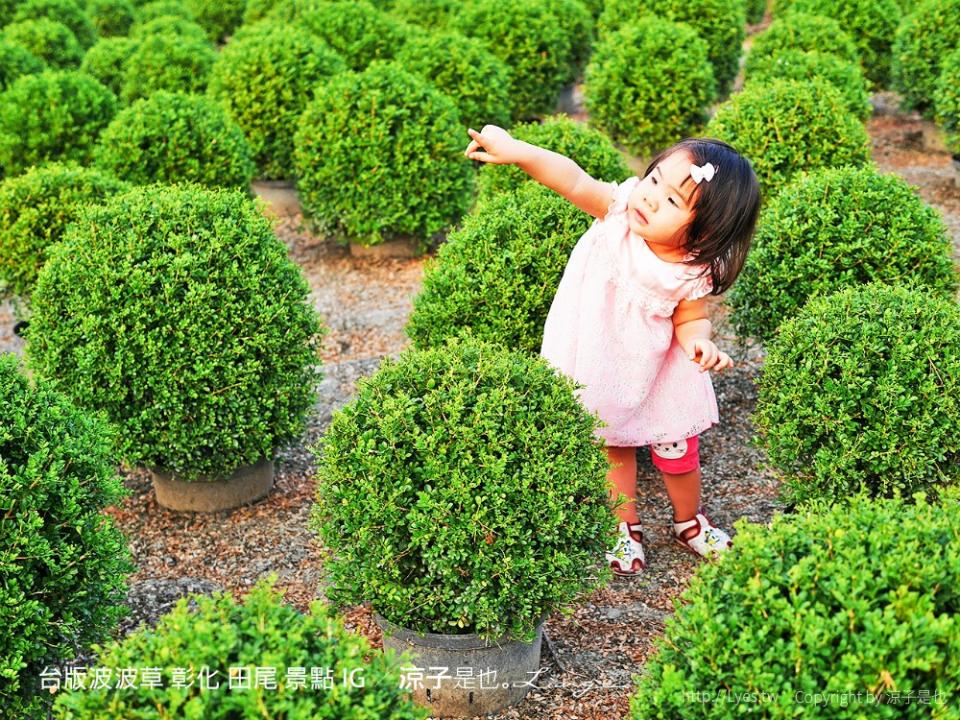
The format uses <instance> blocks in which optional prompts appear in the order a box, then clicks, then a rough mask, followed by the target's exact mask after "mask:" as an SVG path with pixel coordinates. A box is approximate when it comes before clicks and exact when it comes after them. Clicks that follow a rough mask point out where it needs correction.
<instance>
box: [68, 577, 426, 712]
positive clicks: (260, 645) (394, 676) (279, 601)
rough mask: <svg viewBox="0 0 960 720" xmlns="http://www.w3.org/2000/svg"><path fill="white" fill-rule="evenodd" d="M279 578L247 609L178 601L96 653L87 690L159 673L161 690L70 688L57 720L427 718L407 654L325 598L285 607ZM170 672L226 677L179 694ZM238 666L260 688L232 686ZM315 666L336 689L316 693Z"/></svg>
mask: <svg viewBox="0 0 960 720" xmlns="http://www.w3.org/2000/svg"><path fill="white" fill-rule="evenodd" d="M276 581H277V576H276V575H271V576H269V577H267V578H266V579H264V580H261V581H259V582H258V583H257V584H256V585H255V586H254V587H253V589H252V590H251V591H250V592H249V593H248V594H247V596H246V597H245V598H244V600H243V604H238V603H236V602H234V600H233V597H232V596H231V595H230V593H228V592H223V591H221V592H217V593H215V594H214V595H213V596H206V595H194V596H192V597H191V598H181V599H180V600H179V601H178V602H177V605H176V607H175V608H174V609H173V610H171V611H170V612H169V613H167V614H166V615H164V616H163V617H162V618H160V620H159V622H158V623H157V626H156V628H143V629H139V630H137V631H136V632H134V633H132V634H130V635H128V636H127V637H126V638H124V639H123V640H122V641H120V642H113V643H111V644H110V645H107V646H106V647H104V646H98V648H97V649H98V652H99V653H100V657H99V659H98V661H97V665H96V666H95V668H91V669H90V670H89V672H88V676H87V677H85V678H84V682H85V684H86V685H87V686H90V685H91V684H92V683H93V679H94V673H95V672H98V671H99V672H101V673H104V672H106V673H109V675H110V676H117V677H119V675H120V674H121V673H122V672H123V669H124V668H130V667H136V668H138V667H156V668H160V671H161V673H162V679H161V683H160V685H159V687H156V688H151V687H148V686H147V685H146V684H145V683H135V684H134V685H133V686H132V688H123V689H119V690H118V689H116V684H111V686H110V687H108V688H106V689H104V688H102V687H100V688H97V689H84V690H72V691H71V690H67V691H64V692H61V694H60V697H59V698H58V699H57V704H56V705H55V707H54V717H56V718H60V719H61V720H94V719H95V718H106V717H113V718H120V717H124V718H127V717H130V718H132V717H141V718H147V717H150V718H161V717H186V716H187V713H191V714H196V717H203V718H204V719H205V720H232V718H237V717H255V716H256V715H259V716H261V717H265V716H269V717H276V718H281V717H285V718H346V717H355V718H361V717H371V718H372V717H374V715H373V714H371V713H376V715H375V716H376V717H377V718H382V719H383V720H424V719H425V718H426V716H427V711H426V710H425V709H423V708H420V707H418V706H417V705H415V704H414V703H413V702H412V700H411V699H410V697H409V690H406V689H403V687H402V685H401V682H400V680H401V669H402V668H401V666H402V665H404V664H409V663H408V662H407V660H406V659H403V660H402V661H401V658H403V656H401V658H397V657H395V656H392V655H389V656H388V655H384V653H382V652H380V651H377V650H373V649H372V648H371V647H370V644H369V642H368V641H367V640H366V638H364V637H363V636H362V635H360V634H359V633H355V632H350V631H348V630H346V629H345V628H344V626H343V621H342V620H341V619H340V618H339V617H337V616H336V615H334V613H333V612H331V610H330V609H329V607H328V606H327V605H325V604H324V603H322V602H320V601H319V600H315V601H313V602H312V603H311V604H310V613H309V614H307V615H303V614H301V613H299V612H297V610H296V609H295V608H293V607H290V606H289V605H286V604H284V603H283V596H282V595H281V593H280V592H279V591H277V590H275V589H274V586H275V584H276ZM191 606H192V607H191ZM174 667H189V668H196V669H197V673H198V678H199V674H200V673H201V672H202V668H208V669H209V670H212V671H216V672H218V673H220V675H215V674H213V673H211V678H210V685H209V686H207V687H204V686H203V684H202V681H200V680H199V679H198V680H197V682H196V683H193V682H191V684H190V685H189V686H186V687H184V688H183V689H181V688H175V687H174V686H173V684H172V674H171V673H172V672H173V668H174ZM232 668H238V676H237V677H228V673H229V671H230V670H231V669H232ZM239 668H243V671H242V672H243V677H245V678H248V679H250V680H253V679H254V677H255V676H257V677H258V678H259V679H258V680H257V683H253V682H251V683H250V685H249V687H247V688H246V689H240V687H239V686H234V685H233V684H232V683H234V682H236V681H237V679H238V678H239V677H240V676H239V672H241V671H240V670H239ZM259 668H271V671H270V674H271V676H272V681H273V682H274V683H275V686H269V685H268V683H269V682H270V681H269V680H267V681H266V682H264V681H263V680H264V678H263V677H260V675H261V671H260V670H259ZM313 668H324V670H322V671H321V672H329V673H330V676H328V677H329V678H330V679H332V687H328V688H326V689H320V690H318V689H316V688H315V687H314V686H312V684H311V683H312V682H314V678H311V671H312V669H313ZM358 670H359V671H360V673H359V675H355V671H358ZM298 675H299V680H298V679H297V678H298ZM191 677H192V673H191ZM351 680H352V681H353V682H352V683H351ZM227 681H230V683H231V685H230V686H229V687H228V684H227ZM361 682H362V687H361V686H360V683H361ZM373 708H375V710H374V709H373Z"/></svg>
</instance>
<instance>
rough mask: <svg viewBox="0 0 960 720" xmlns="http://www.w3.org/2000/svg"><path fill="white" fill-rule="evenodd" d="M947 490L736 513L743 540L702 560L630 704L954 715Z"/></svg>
mask: <svg viewBox="0 0 960 720" xmlns="http://www.w3.org/2000/svg"><path fill="white" fill-rule="evenodd" d="M949 502H950V506H941V505H936V504H928V503H926V502H924V501H923V499H922V496H920V498H918V499H917V504H916V505H906V506H905V505H904V503H903V502H902V500H887V501H869V500H866V499H858V500H857V501H856V502H851V503H846V502H838V503H836V504H834V505H832V506H827V505H826V504H825V503H824V504H822V505H817V506H816V508H815V509H812V510H811V512H809V513H804V514H801V515H783V514H780V513H777V514H776V515H774V518H773V520H772V521H771V522H770V523H768V524H754V523H748V522H746V521H744V520H738V521H737V523H736V528H737V539H736V546H735V551H734V552H731V553H728V554H727V555H726V556H725V557H724V558H723V559H722V561H721V562H717V563H704V564H702V565H701V566H700V567H699V568H698V570H697V573H696V575H695V576H694V578H693V580H692V581H691V583H690V585H689V586H688V588H687V589H686V590H685V591H684V593H683V595H682V597H681V599H680V602H677V603H676V604H675V608H676V614H675V615H674V616H673V617H672V618H670V619H668V620H667V623H666V630H665V632H664V634H663V636H662V637H661V638H660V639H658V640H657V642H656V652H655V653H654V654H653V655H652V656H651V657H650V659H649V660H647V663H646V665H645V667H644V675H643V677H642V678H641V680H640V683H639V687H638V688H637V693H636V694H635V695H634V697H633V698H631V703H630V708H631V715H630V717H631V718H633V719H634V720H640V719H641V718H654V717H656V718H684V717H692V716H696V715H697V714H702V713H703V708H704V707H708V708H710V711H709V717H710V718H713V719H714V720H733V719H734V718H742V717H744V716H745V715H751V716H755V717H764V718H787V717H791V718H803V719H804V720H814V718H817V719H828V720H845V719H847V718H852V717H858V716H859V717H871V718H883V719H885V720H906V719H909V720H920V718H931V717H942V718H948V717H951V716H952V715H954V714H955V713H954V712H953V711H952V709H951V703H953V702H954V699H955V698H956V696H957V693H958V692H960V683H958V681H957V677H958V672H957V671H958V668H957V651H956V647H957V637H958V636H960V594H958V592H957V590H956V588H957V586H958V582H960V543H958V541H957V538H958V537H960V515H958V514H957V512H956V509H955V508H956V500H955V499H954V500H952V501H949ZM918 691H919V693H921V694H920V696H919V697H920V700H919V701H918V700H916V698H917V696H918ZM908 693H909V694H910V695H911V696H912V697H913V698H914V700H912V701H907V700H905V698H906V697H907V694H908ZM924 694H927V695H928V697H927V698H926V699H924ZM867 707H869V708H870V709H869V710H866V709H865V708H867ZM744 708H750V711H749V712H746V711H745V710H744Z"/></svg>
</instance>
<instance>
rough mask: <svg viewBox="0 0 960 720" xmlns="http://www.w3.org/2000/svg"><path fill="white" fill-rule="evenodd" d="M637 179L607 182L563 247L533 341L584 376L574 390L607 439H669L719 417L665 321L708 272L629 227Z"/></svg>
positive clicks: (705, 380) (701, 286)
mask: <svg viewBox="0 0 960 720" xmlns="http://www.w3.org/2000/svg"><path fill="white" fill-rule="evenodd" d="M638 182H639V178H637V177H632V178H630V179H629V180H626V181H624V182H623V183H622V184H620V185H619V186H618V185H617V183H612V185H613V188H614V193H613V202H611V204H610V208H609V210H608V211H607V214H606V216H605V217H604V219H603V220H596V221H594V223H593V225H592V226H591V227H590V229H589V230H587V232H585V233H584V234H583V236H582V237H581V238H580V240H579V241H578V242H577V245H576V247H574V249H573V252H571V254H570V258H569V260H568V261H567V266H566V268H565V270H564V272H563V278H562V279H561V280H560V286H559V287H558V288H557V294H556V295H555V296H554V298H553V304H552V305H551V306H550V312H549V314H548V315H547V321H546V324H545V325H544V329H543V344H542V346H541V348H540V354H541V355H542V356H543V357H544V358H546V359H547V361H548V362H549V363H550V364H551V365H553V366H554V367H556V368H557V369H558V370H560V371H561V372H563V373H564V374H566V375H568V376H570V377H571V378H573V379H574V380H575V381H576V382H578V383H580V384H582V385H584V387H583V388H579V389H578V390H577V391H576V392H577V397H578V398H579V400H580V402H581V403H582V404H583V405H584V407H586V408H587V410H589V411H591V412H595V413H596V414H597V415H599V416H600V419H601V420H602V421H603V422H604V423H606V426H605V427H603V428H601V429H600V430H599V431H598V432H597V434H598V435H599V436H601V437H603V438H604V439H605V440H606V444H607V445H612V446H640V445H649V444H651V443H655V442H657V443H660V442H673V441H675V440H681V439H683V438H688V437H691V436H693V435H698V434H699V433H700V432H702V431H703V430H706V429H707V428H709V427H711V426H712V425H714V424H716V423H717V422H718V421H719V416H718V413H717V399H716V395H715V394H714V391H713V383H712V382H711V381H710V373H709V372H702V373H701V372H700V371H699V365H698V364H697V363H695V362H693V361H691V360H690V359H689V358H688V357H687V355H686V354H685V353H684V351H683V349H682V348H681V347H680V345H679V343H678V342H677V340H676V337H675V336H674V332H673V321H672V320H671V316H672V315H673V311H674V308H675V307H676V306H677V303H678V302H679V301H680V300H683V299H688V300H695V299H696V298H700V297H703V296H704V295H706V294H708V293H709V292H710V289H711V287H712V285H711V282H710V276H709V274H708V275H706V276H705V277H704V278H698V277H697V275H698V274H699V272H700V270H701V269H702V267H703V266H698V265H684V264H683V263H679V262H668V261H666V260H663V259H661V258H659V257H658V256H657V255H655V254H654V252H653V251H652V250H651V249H650V247H649V246H648V245H647V243H646V241H644V240H643V238H641V237H639V236H636V235H633V234H631V232H630V229H629V227H628V225H627V214H626V208H627V198H628V196H629V195H630V193H631V192H632V191H633V189H634V188H635V187H636V185H637V183H638ZM688 258H689V256H688Z"/></svg>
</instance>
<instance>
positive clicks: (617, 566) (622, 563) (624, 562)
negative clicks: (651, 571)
mask: <svg viewBox="0 0 960 720" xmlns="http://www.w3.org/2000/svg"><path fill="white" fill-rule="evenodd" d="M619 528H620V539H619V540H618V541H617V546H616V547H615V548H614V549H613V551H612V552H608V553H606V556H607V562H608V563H610V567H611V568H612V569H613V572H614V574H615V575H621V576H623V577H631V576H633V575H637V574H639V572H640V571H641V570H643V569H644V568H645V567H647V562H646V559H645V558H644V556H643V545H641V543H642V542H643V530H642V525H641V524H640V523H630V524H629V525H628V524H627V522H626V521H623V522H621V523H620V526H619Z"/></svg>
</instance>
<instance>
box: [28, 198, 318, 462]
mask: <svg viewBox="0 0 960 720" xmlns="http://www.w3.org/2000/svg"><path fill="white" fill-rule="evenodd" d="M308 293H309V287H308V285H307V282H306V281H305V280H304V278H303V275H302V273H301V271H300V268H299V267H298V266H297V265H296V264H295V263H293V262H292V261H291V260H290V259H289V258H288V256H287V248H286V246H285V245H284V244H283V243H282V242H281V241H280V240H278V239H277V237H276V236H275V235H274V234H273V229H272V227H271V225H270V221H269V220H268V219H267V218H265V217H264V216H263V214H262V213H261V212H260V211H259V210H258V209H257V207H256V206H255V205H254V203H253V202H252V201H251V200H250V199H249V198H247V197H246V196H245V195H244V194H242V193H239V192H237V191H235V190H223V189H216V190H210V189H206V188H202V187H200V186H196V185H187V186H181V187H169V186H162V185H154V186H146V187H141V188H135V189H133V190H131V191H130V192H128V193H124V194H122V195H117V196H114V197H113V198H110V199H109V200H108V201H107V202H105V203H104V204H102V205H97V206H88V207H87V209H86V210H85V211H84V212H83V213H82V214H81V216H80V218H79V219H78V220H77V221H76V222H75V223H73V224H72V225H71V226H70V227H69V228H68V230H67V232H66V234H65V236H64V240H63V242H61V243H59V244H58V245H56V246H54V248H53V249H52V250H51V256H50V258H49V260H48V261H47V264H46V265H45V266H44V267H43V270H41V272H40V276H39V277H38V278H37V286H36V289H35V291H34V294H33V297H32V309H33V315H32V317H31V320H30V327H29V328H28V330H27V334H28V336H29V342H28V345H27V353H28V356H29V357H30V362H31V366H32V367H33V368H34V369H35V370H36V371H37V372H38V374H41V375H44V376H47V377H50V378H51V379H53V381H54V382H55V383H56V385H57V386H58V387H60V388H62V389H63V390H64V391H66V392H68V393H69V394H70V395H71V396H72V397H73V399H74V400H75V401H76V402H77V404H78V405H81V406H83V407H89V408H99V409H103V410H104V411H105V412H106V413H107V415H108V417H109V419H110V420H111V422H113V423H114V424H115V425H116V426H117V427H118V428H120V430H121V433H120V437H119V450H118V454H119V455H120V457H122V458H123V459H124V460H125V461H126V462H127V463H128V464H129V465H131V466H142V467H147V468H151V469H160V470H163V471H165V472H169V473H172V474H174V475H175V476H176V477H177V479H180V480H188V481H190V480H197V479H198V478H201V477H204V478H206V477H212V478H216V477H226V476H229V475H230V474H231V473H232V472H233V471H235V470H236V469H237V468H239V467H241V466H245V465H252V464H254V463H256V462H258V461H260V460H262V459H263V458H270V457H273V453H274V450H275V448H277V447H278V446H280V445H281V444H283V443H286V442H287V441H290V440H293V439H295V438H298V437H299V436H300V434H301V432H302V431H303V428H304V423H305V419H306V415H307V412H308V411H309V409H310V408H311V407H312V406H313V403H314V399H315V385H316V382H317V381H318V380H319V374H320V373H319V370H318V368H317V363H318V343H319V340H320V338H321V336H322V332H321V330H322V326H321V325H320V322H319V319H318V318H317V315H316V311H315V310H314V309H313V306H312V305H311V304H310V303H309V302H308V300H307V295H308Z"/></svg>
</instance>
